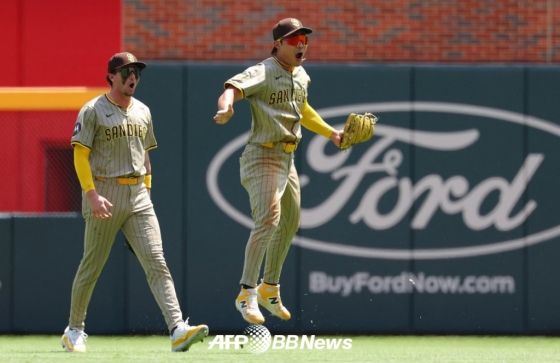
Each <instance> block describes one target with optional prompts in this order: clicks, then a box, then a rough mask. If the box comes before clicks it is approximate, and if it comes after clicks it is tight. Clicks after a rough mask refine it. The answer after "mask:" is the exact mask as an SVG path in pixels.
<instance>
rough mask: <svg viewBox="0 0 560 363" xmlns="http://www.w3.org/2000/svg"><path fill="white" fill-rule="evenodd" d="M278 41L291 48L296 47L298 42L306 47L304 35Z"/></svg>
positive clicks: (305, 36)
mask: <svg viewBox="0 0 560 363" xmlns="http://www.w3.org/2000/svg"><path fill="white" fill-rule="evenodd" d="M278 41H285V42H286V43H288V44H289V45H291V46H293V47H297V46H298V45H299V43H300V42H301V43H302V44H303V45H307V35H305V34H300V35H294V36H293V37H289V38H283V39H282V38H281V39H279V40H278Z"/></svg>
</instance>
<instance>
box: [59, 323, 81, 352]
mask: <svg viewBox="0 0 560 363" xmlns="http://www.w3.org/2000/svg"><path fill="white" fill-rule="evenodd" d="M87 337H88V335H87V334H86V333H84V331H83V330H79V329H70V327H66V329H65V330H64V334H62V338H60V342H61V343H62V348H64V350H65V351H67V352H78V353H85V352H86V340H87Z"/></svg>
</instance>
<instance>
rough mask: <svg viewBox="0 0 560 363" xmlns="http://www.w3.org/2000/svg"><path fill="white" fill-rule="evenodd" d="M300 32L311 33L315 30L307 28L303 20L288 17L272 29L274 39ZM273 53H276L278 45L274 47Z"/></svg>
mask: <svg viewBox="0 0 560 363" xmlns="http://www.w3.org/2000/svg"><path fill="white" fill-rule="evenodd" d="M296 32H297V33H300V34H309V33H313V30H312V29H310V28H307V27H305V26H303V24H301V21H299V20H297V19H295V18H286V19H282V20H280V21H279V22H278V24H276V25H275V26H274V28H273V29H272V38H273V40H274V41H276V40H279V39H281V38H286V37H289V36H290V35H292V34H295V33H296ZM272 53H273V54H274V53H276V47H274V48H273V49H272Z"/></svg>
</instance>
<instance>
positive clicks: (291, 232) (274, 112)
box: [214, 18, 343, 324]
mask: <svg viewBox="0 0 560 363" xmlns="http://www.w3.org/2000/svg"><path fill="white" fill-rule="evenodd" d="M311 32H312V30H311V29H310V28H307V27H304V26H303V25H302V24H301V22H300V21H299V20H297V19H294V18H287V19H283V20H281V21H280V22H278V23H277V24H276V26H274V29H273V30H272V37H273V40H274V48H273V50H272V56H271V57H270V58H267V59H265V60H263V61H262V62H261V63H259V64H257V65H255V66H252V67H249V68H247V69H246V70H245V71H244V72H243V73H240V74H238V75H236V76H234V77H232V78H230V79H229V80H227V81H226V82H225V84H224V88H225V90H224V92H223V94H222V95H221V96H220V98H219V99H218V112H217V113H216V116H214V120H215V121H216V123H217V124H219V125H223V124H225V123H226V122H228V121H229V119H230V118H231V117H232V116H233V113H234V111H233V103H234V102H236V101H238V100H240V99H242V98H246V99H247V100H248V101H249V103H250V106H251V113H252V119H253V120H252V125H251V131H250V134H249V138H248V143H247V146H246V147H245V150H244V151H243V154H242V156H241V158H240V174H241V183H242V185H243V186H244V187H245V189H246V190H247V193H248V194H249V200H250V204H251V211H252V217H253V220H254V222H255V226H254V228H253V230H252V231H251V234H250V236H249V241H248V242H247V246H246V248H245V262H244V266H243V275H242V277H241V281H240V284H241V292H240V293H239V295H238V297H237V299H236V300H235V306H236V307H237V310H239V312H241V315H242V316H243V318H244V319H245V320H246V321H247V322H249V323H252V324H262V323H263V322H264V317H263V315H262V314H261V312H260V310H259V307H258V304H260V305H262V306H263V307H264V308H266V309H267V310H268V311H270V312H271V313H272V314H273V315H275V316H277V317H279V318H280V319H283V320H287V319H290V317H291V315H290V312H289V311H288V310H287V309H286V308H285V307H284V306H283V305H282V300H281V299H280V285H279V281H280V273H281V271H282V265H283V263H284V260H285V258H286V255H287V253H288V249H289V247H290V244H291V241H292V239H293V237H294V236H295V234H296V232H297V230H298V228H299V221H300V214H301V204H300V185H299V180H298V175H297V171H296V168H295V165H294V151H295V149H296V148H297V146H298V143H299V142H300V139H301V125H303V126H304V127H305V128H307V129H309V130H311V131H313V132H315V133H317V134H319V135H322V136H324V137H326V138H329V139H331V140H332V141H333V142H334V144H335V145H336V146H337V147H338V146H340V140H341V137H342V134H343V130H340V131H337V130H334V129H333V128H332V127H331V126H329V125H328V124H326V123H325V121H323V119H322V118H321V117H320V116H319V114H317V112H315V110H314V109H313V108H312V107H311V106H310V105H309V103H308V102H307V88H308V86H309V83H310V78H309V76H308V75H307V73H306V72H305V70H304V69H303V67H302V66H301V65H302V63H303V61H304V60H305V53H306V51H307V44H308V38H307V34H309V33H311ZM265 254H266V261H265V265H264V275H263V279H262V282H261V283H260V284H258V277H259V272H260V269H261V265H262V262H263V259H264V256H265Z"/></svg>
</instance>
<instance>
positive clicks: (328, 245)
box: [206, 102, 560, 260]
mask: <svg viewBox="0 0 560 363" xmlns="http://www.w3.org/2000/svg"><path fill="white" fill-rule="evenodd" d="M317 111H318V112H319V114H321V116H322V117H323V118H324V119H328V118H331V117H339V116H347V115H348V114H350V113H352V112H356V113H363V112H372V113H374V114H385V113H390V112H436V113H447V114H462V115H469V116H477V117H486V118H491V119H495V120H499V121H505V122H509V123H513V124H518V125H520V126H525V125H526V126H528V127H531V128H534V129H538V130H541V131H544V132H546V133H549V134H551V135H554V136H558V137H560V126H558V125H556V124H554V123H552V122H550V121H546V120H543V119H539V118H536V117H532V116H528V115H524V114H520V113H516V112H511V111H505V110H500V109H495V108H489V107H482V106H474V105H467V104H457V103H443V102H384V103H367V104H356V105H345V106H340V107H332V108H325V109H321V110H317ZM382 121H383V120H382ZM333 126H334V127H336V128H341V127H342V126H343V125H333ZM247 137H248V133H245V134H242V135H240V136H238V137H237V138H235V139H233V140H231V141H230V142H229V143H228V144H226V145H225V146H224V147H223V148H222V149H221V150H220V151H219V152H218V153H217V154H216V155H215V157H214V158H213V159H212V161H211V163H210V165H209V167H208V170H207V173H206V182H207V187H208V191H209V194H210V196H211V198H212V200H213V201H214V203H216V205H217V206H218V207H219V208H220V209H221V210H222V211H223V212H224V213H225V214H226V215H228V216H229V217H230V218H231V219H233V220H234V221H236V222H237V223H239V224H241V225H243V226H245V227H247V228H249V229H251V228H252V227H253V221H252V219H251V218H250V217H249V216H246V215H244V214H243V213H241V212H240V211H239V210H237V209H236V208H235V207H233V206H232V205H231V204H230V203H229V202H228V201H227V200H226V199H225V198H224V196H223V195H222V193H221V192H220V190H219V187H218V173H219V171H220V169H221V167H222V165H223V164H224V163H225V161H226V160H227V159H228V158H229V157H230V156H231V155H232V154H233V153H234V152H236V151H237V150H239V149H241V148H242V147H244V146H245V144H246V140H247ZM479 137H480V135H479V131H478V130H477V129H476V128H470V129H467V130H460V131H446V132H441V131H437V132H435V131H423V130H409V129H405V128H400V127H395V126H390V125H385V124H383V123H382V122H381V123H379V124H377V125H376V128H375V142H374V143H371V146H370V147H369V149H368V150H366V151H365V152H364V154H363V155H362V156H361V158H360V159H359V161H358V162H357V163H356V164H354V165H350V166H346V165H345V162H346V160H347V159H348V157H349V155H350V152H351V150H352V149H350V152H345V153H336V154H335V155H325V153H324V148H325V146H326V144H327V143H329V142H330V141H329V140H327V139H325V138H323V137H314V138H312V140H311V141H310V143H309V147H308V149H307V154H306V157H307V162H308V163H309V165H310V166H311V168H313V169H314V170H317V171H319V172H322V173H330V175H331V177H332V178H333V179H334V180H340V181H341V182H340V184H339V186H338V188H337V189H336V190H335V191H334V192H333V193H332V194H331V195H330V196H328V198H327V199H326V200H324V201H323V202H322V203H321V204H320V205H318V206H316V207H314V208H311V209H305V208H304V209H302V217H301V225H300V228H301V229H306V228H316V227H319V226H321V225H324V224H326V223H328V222H329V221H330V220H331V219H332V218H333V217H334V216H336V215H337V213H338V212H339V211H340V210H341V208H342V207H343V206H344V205H345V204H346V202H347V201H348V199H349V198H350V196H351V194H352V193H353V190H355V188H356V187H357V185H358V184H359V183H360V181H361V180H362V178H363V177H364V175H365V174H367V173H375V172H377V173H383V174H384V175H385V177H383V178H381V179H379V180H377V181H376V182H375V183H373V184H372V185H371V186H370V187H369V188H368V189H367V191H366V192H365V194H364V196H363V197H362V199H361V202H360V203H359V206H357V208H356V209H355V210H354V211H353V212H352V213H351V214H350V215H349V221H350V222H351V223H354V224H355V223H358V222H362V223H364V224H365V225H366V226H368V227H369V228H371V229H373V230H384V229H389V228H391V227H393V226H395V225H396V224H397V223H398V222H400V221H401V220H402V219H403V218H404V217H405V216H406V215H407V214H408V213H410V210H411V208H412V204H413V203H414V198H413V195H415V194H414V193H415V192H416V193H420V192H422V191H424V190H426V189H427V188H430V190H431V192H432V193H431V195H430V198H426V199H425V200H424V201H423V202H422V204H421V205H420V207H419V208H417V210H416V211H415V213H414V215H413V217H412V221H411V228H414V229H423V228H426V226H427V225H428V224H429V222H430V220H431V218H432V217H433V214H434V213H435V211H436V210H440V211H442V212H443V213H446V214H449V215H451V214H459V215H460V216H461V217H462V220H463V222H464V224H465V225H466V226H467V227H468V228H469V229H471V230H473V231H478V230H482V229H485V228H488V227H491V226H492V227H494V228H496V229H497V230H498V231H510V230H512V229H514V228H516V227H519V226H520V225H521V224H522V223H524V222H525V221H526V220H527V219H528V218H529V216H530V215H531V214H532V213H533V212H534V211H535V210H536V208H537V202H536V201H534V200H526V201H523V200H522V198H521V197H522V195H523V193H524V191H525V189H526V187H527V185H528V183H529V182H530V180H531V178H532V177H533V176H534V175H535V173H536V172H537V170H538V168H539V166H540V165H541V163H542V162H543V160H544V155H543V154H540V153H529V154H527V156H526V158H525V160H524V162H523V163H522V165H520V168H519V171H518V172H517V174H516V175H515V176H514V177H513V179H512V180H511V181H508V180H506V179H504V178H500V177H490V178H488V179H486V180H483V181H481V182H479V183H478V184H477V185H475V186H472V188H471V187H470V186H469V183H468V181H467V180H466V178H465V177H463V176H453V177H451V178H449V179H447V180H443V179H442V178H441V176H439V175H437V174H431V175H426V176H424V177H422V178H421V179H420V180H418V181H416V184H414V185H413V184H412V181H411V180H410V178H401V179H398V178H397V177H396V174H397V172H396V171H397V168H398V167H399V165H400V164H401V162H402V160H403V155H402V152H401V151H400V150H398V149H389V148H390V146H391V145H392V144H393V143H395V142H397V141H398V142H402V143H407V144H412V145H414V146H415V147H421V148H426V149H432V150H441V151H453V150H460V149H463V148H466V147H468V146H470V145H472V144H474V143H475V142H476V141H477V140H478V139H479ZM327 159H328V160H327ZM376 160H378V162H375V161H376ZM300 182H301V185H302V187H303V186H304V185H306V183H308V182H309V180H308V177H307V176H305V175H300ZM394 188H396V189H397V190H398V191H399V198H398V201H397V202H396V204H395V205H394V206H393V209H392V210H391V211H389V212H387V211H385V212H384V213H381V212H380V211H379V210H378V208H377V205H378V202H379V200H380V199H381V197H382V196H383V195H384V194H385V193H386V192H387V191H388V190H391V189H394ZM495 192H498V193H499V194H500V198H499V200H498V202H497V203H496V205H495V206H494V208H493V209H492V210H491V211H490V212H488V213H485V214H484V215H481V214H480V207H481V205H482V203H483V202H484V200H485V198H486V197H487V196H488V195H489V194H490V193H495ZM520 202H521V203H522V204H521V208H514V207H515V206H516V205H518V204H519V203H520ZM559 235H560V225H558V226H555V227H552V228H549V229H546V230H543V231H540V232H537V233H534V234H531V235H528V236H525V237H523V238H519V239H512V240H504V241H497V242H492V243H487V244H483V245H480V244H479V245H471V246H467V247H455V248H434V249H387V248H373V247H364V246H352V245H349V244H341V243H335V242H329V241H321V240H316V239H312V238H308V237H303V236H300V235H297V236H296V237H295V238H294V240H293V244H295V245H297V246H300V247H302V248H307V249H310V250H315V251H320V252H324V253H332V254H337V255H344V256H353V257H362V258H379V259H392V260H409V259H418V260H427V259H450V258H464V257H474V256H482V255H490V254H495V253H501V252H506V251H513V250H516V249H520V248H523V247H526V246H531V245H535V244H538V243H541V242H545V241H549V240H551V239H553V238H555V237H557V236H559Z"/></svg>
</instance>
